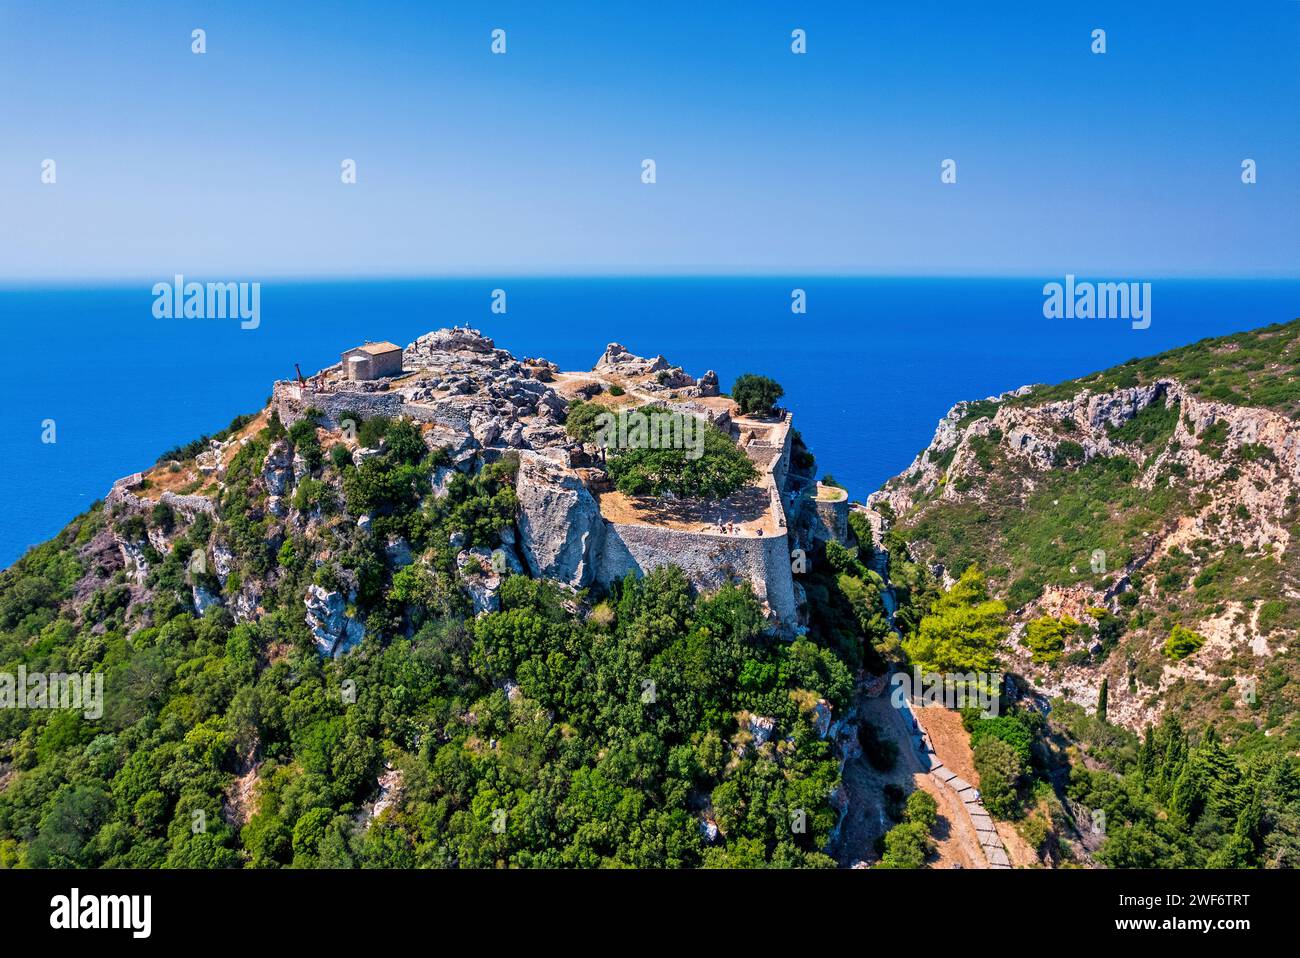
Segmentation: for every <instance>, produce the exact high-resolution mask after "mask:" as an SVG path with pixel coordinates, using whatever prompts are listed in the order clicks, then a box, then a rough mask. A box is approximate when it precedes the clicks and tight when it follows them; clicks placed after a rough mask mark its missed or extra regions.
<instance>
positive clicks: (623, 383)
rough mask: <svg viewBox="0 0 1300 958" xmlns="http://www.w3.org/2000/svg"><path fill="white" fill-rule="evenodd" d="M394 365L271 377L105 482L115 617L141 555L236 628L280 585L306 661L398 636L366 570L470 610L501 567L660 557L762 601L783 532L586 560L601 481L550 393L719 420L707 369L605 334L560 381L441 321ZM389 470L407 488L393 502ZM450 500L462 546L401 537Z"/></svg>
mask: <svg viewBox="0 0 1300 958" xmlns="http://www.w3.org/2000/svg"><path fill="white" fill-rule="evenodd" d="M403 367H404V368H403V371H402V373H401V374H400V375H398V376H393V377H390V378H387V379H383V380H376V381H363V382H355V381H350V380H347V379H346V378H345V377H344V375H343V372H342V370H341V368H340V367H338V366H334V367H330V368H328V369H325V370H321V371H320V372H319V373H318V374H316V375H315V376H313V377H311V378H310V379H309V380H306V381H305V382H297V381H286V382H279V383H276V384H275V387H274V391H273V395H272V400H271V404H270V406H269V407H268V408H267V409H265V410H263V411H262V412H261V413H260V414H258V415H257V416H256V417H252V418H251V419H250V420H249V421H247V422H246V423H244V424H243V425H242V426H241V427H240V428H239V429H236V430H232V431H228V433H226V434H222V435H221V436H220V438H218V439H216V440H213V441H212V442H211V443H209V445H208V448H206V449H204V450H203V451H202V452H201V453H200V454H199V455H198V456H197V457H195V459H194V460H192V461H187V462H184V463H162V464H159V465H158V466H156V467H155V468H154V469H151V470H149V471H147V472H145V473H141V474H137V475H135V476H131V477H128V478H127V479H124V480H122V481H121V482H119V483H117V484H116V485H115V486H114V488H113V491H112V492H111V494H110V495H109V497H108V502H107V506H108V508H109V510H110V512H111V514H112V518H113V521H112V523H111V525H110V531H109V532H107V533H106V534H105V537H103V538H104V542H103V543H100V544H99V546H98V548H99V550H100V551H101V552H103V551H105V550H106V549H111V550H112V556H113V565H114V567H115V568H120V569H122V570H125V572H126V574H127V576H128V578H129V581H130V582H132V583H133V586H132V592H131V594H130V603H129V604H130V606H131V609H132V614H133V615H136V616H143V617H147V615H148V612H147V608H148V606H149V603H150V602H152V601H154V599H155V598H156V596H157V594H158V589H157V582H158V580H159V574H158V571H157V567H158V566H159V565H160V564H163V563H170V564H171V566H174V567H176V569H175V573H174V576H173V577H180V578H182V579H183V580H184V582H185V584H186V590H185V591H186V594H187V595H188V596H189V597H190V599H191V600H192V602H193V604H194V606H195V608H197V609H199V610H202V609H206V608H209V607H212V606H217V605H221V606H225V607H226V608H228V609H229V610H230V612H231V614H232V615H233V616H234V618H235V619H236V620H237V621H249V620H254V619H258V618H260V617H261V616H262V615H263V614H264V612H263V606H264V605H267V606H282V605H284V604H285V603H284V601H283V599H284V595H283V594H282V593H283V592H284V591H285V590H295V591H296V604H297V607H298V608H299V609H301V613H300V614H301V621H300V623H298V625H300V626H301V627H302V628H304V629H305V630H306V632H307V633H308V634H309V635H310V638H311V641H312V642H313V643H314V645H315V647H316V648H317V649H318V651H319V652H320V653H321V654H323V655H339V654H342V653H343V652H345V651H347V650H348V649H350V648H353V647H354V646H356V645H357V644H358V643H359V642H361V641H362V639H363V638H364V637H365V636H366V635H367V634H368V633H369V632H371V631H374V630H375V629H379V630H380V631H383V632H388V631H390V630H392V629H394V628H396V629H403V628H404V629H406V630H407V631H408V632H409V630H410V629H411V628H413V626H414V624H415V621H413V620H412V619H410V618H406V619H402V618H401V617H400V616H399V617H398V618H394V617H393V614H391V613H390V614H389V615H388V617H387V619H386V620H385V619H384V616H383V615H380V617H379V618H378V619H376V618H368V616H374V615H375V609H376V608H379V609H381V610H382V608H383V607H384V606H385V604H386V600H384V598H383V596H382V595H377V594H376V593H375V583H376V582H392V583H393V589H395V590H396V591H397V592H398V593H400V596H401V601H402V602H403V603H404V605H403V606H401V608H406V609H407V610H408V612H409V610H410V609H411V608H413V607H415V608H423V607H425V606H427V607H428V608H429V609H430V610H439V609H441V610H444V611H447V612H450V611H453V610H455V611H463V612H465V613H470V614H479V613H483V612H490V611H494V610H496V609H497V608H499V601H498V598H497V593H498V591H499V589H500V588H501V585H502V582H503V580H504V578H505V577H506V576H508V575H509V574H511V573H524V572H526V573H527V574H529V575H531V576H534V577H542V578H547V579H551V580H554V581H556V582H558V583H561V584H563V585H565V586H567V587H570V588H572V589H575V590H578V589H584V588H587V587H589V586H592V585H593V584H596V583H598V582H601V581H606V580H607V579H608V578H609V577H610V576H617V577H621V576H622V575H623V574H624V573H626V572H628V571H632V572H638V571H640V572H645V571H648V570H649V569H650V568H653V567H655V566H656V565H659V564H662V563H664V562H673V563H675V564H680V565H683V566H684V567H686V568H687V569H688V570H695V572H696V573H698V574H695V573H692V575H693V580H694V581H695V584H696V586H697V587H698V588H700V589H701V590H706V591H711V590H713V589H716V588H718V587H719V585H721V584H722V582H723V581H729V580H730V579H733V578H739V579H746V578H748V579H749V580H750V581H751V584H752V585H753V586H754V589H755V591H756V593H757V594H758V595H759V596H760V597H766V596H768V595H769V591H768V588H767V574H768V571H769V567H770V568H773V569H777V570H778V571H781V570H783V569H785V568H787V567H788V555H787V554H788V551H789V546H788V545H783V543H785V539H784V537H782V538H780V541H777V540H775V539H774V540H772V541H771V542H769V543H762V542H759V543H757V546H764V547H765V550H764V549H759V552H758V553H755V554H759V553H762V555H763V556H766V553H767V552H772V553H773V558H771V560H770V561H768V560H767V559H766V558H765V559H764V561H755V562H739V563H733V564H732V565H726V564H725V563H724V564H719V562H717V561H713V559H711V558H710V557H711V556H714V555H715V553H717V552H718V543H717V542H711V541H707V540H705V539H703V538H700V539H698V545H697V539H696V538H695V537H693V536H692V535H690V534H689V533H682V532H680V531H679V532H677V533H674V535H672V536H670V537H668V539H667V540H665V541H671V548H666V549H665V550H664V551H663V554H659V553H658V552H656V551H655V547H654V546H653V543H654V542H657V541H658V540H655V539H653V537H650V538H648V539H646V542H649V543H650V545H649V546H644V547H641V548H639V549H638V550H637V553H636V555H635V556H631V554H630V553H629V552H628V550H627V549H626V548H625V547H621V546H620V549H619V552H618V555H619V557H620V561H619V562H610V561H607V557H606V556H605V551H606V543H607V539H608V538H609V535H608V530H609V529H610V528H611V524H610V522H609V521H607V520H606V519H605V518H604V517H602V514H601V507H600V504H599V501H598V495H599V493H598V492H595V491H593V490H598V489H601V488H606V487H607V481H606V480H603V479H602V478H601V477H602V476H603V475H604V473H603V471H602V469H601V466H602V464H603V463H602V459H601V455H600V452H599V450H596V449H593V448H588V447H584V446H583V445H582V444H581V443H579V442H578V441H576V440H573V439H571V438H570V437H569V436H568V435H567V434H566V431H565V419H566V416H567V412H568V408H569V405H570V402H571V401H572V400H574V399H576V398H584V399H587V398H590V397H593V396H600V395H601V394H605V396H606V399H607V400H608V399H610V398H612V397H618V401H620V402H623V401H632V402H634V403H635V404H641V403H644V402H656V403H659V404H675V406H676V408H678V409H680V410H682V411H683V412H685V413H688V414H690V415H695V416H699V417H701V418H705V419H708V420H709V421H710V422H712V423H714V424H715V425H717V426H719V427H720V428H722V429H724V430H727V429H731V428H732V423H731V415H730V411H729V410H730V403H729V402H727V401H726V400H720V399H717V398H716V397H717V392H718V388H717V387H718V383H717V375H716V373H713V372H712V371H710V372H708V373H706V374H705V375H704V376H703V377H701V379H700V380H698V381H697V380H696V379H694V378H693V377H691V376H689V375H687V374H686V373H685V372H684V371H682V370H681V368H680V367H676V366H672V365H671V364H669V363H668V361H667V360H665V359H664V358H663V357H662V356H659V357H655V358H654V359H644V358H642V357H638V356H635V355H633V354H632V353H630V352H628V351H627V350H626V349H625V348H624V347H622V346H620V345H618V344H616V343H615V344H610V345H609V346H608V347H607V349H606V350H605V353H604V355H603V356H602V357H601V358H600V360H599V361H598V362H597V364H596V366H595V368H594V369H593V370H592V371H591V372H588V373H565V372H562V371H561V370H560V369H559V368H558V367H557V366H556V365H555V364H553V363H550V362H548V361H546V360H545V359H536V358H531V359H524V360H517V359H515V358H514V357H513V356H511V355H510V354H509V353H508V352H506V351H505V350H502V349H497V348H496V346H495V345H494V343H493V342H492V340H491V339H490V338H488V337H486V336H483V335H482V334H481V333H479V332H478V331H476V330H471V329H459V328H458V329H443V330H438V331H435V332H431V333H429V334H427V335H425V336H421V337H420V338H419V339H417V340H416V341H415V342H413V343H411V344H409V345H408V346H407V347H406V349H405V350H404V363H403ZM614 385H617V386H619V387H620V388H619V390H613V386H614ZM623 397H626V399H624V398H623ZM399 420H405V421H409V422H411V423H413V424H414V426H415V428H416V429H417V431H418V436H419V439H420V440H421V441H422V442H423V446H424V447H425V448H426V449H427V450H428V451H429V452H430V453H432V454H433V456H434V458H435V462H434V464H433V465H432V466H431V467H427V468H426V469H425V471H424V472H421V473H420V474H419V477H418V479H416V478H412V479H406V478H401V479H398V478H397V477H399V476H401V477H405V476H407V473H403V472H401V471H400V470H401V469H402V468H404V467H402V466H400V465H399V463H398V460H397V459H394V456H395V455H396V454H395V453H394V451H393V450H394V448H395V447H394V441H393V440H392V437H391V436H390V435H384V434H382V431H377V430H375V429H374V428H373V426H374V424H375V423H376V422H395V421H399ZM367 423H370V424H371V425H370V426H367V425H366V424H367ZM399 444H400V443H399ZM409 458H410V457H409V455H408V456H407V459H409ZM406 482H413V483H414V486H413V487H412V488H410V490H409V494H407V493H404V492H403V483H406ZM376 497H378V499H383V500H385V501H389V502H390V504H391V503H402V510H403V514H404V515H405V516H406V518H404V519H403V520H402V522H400V523H397V522H395V519H394V516H393V515H392V514H391V513H392V509H391V508H390V507H389V506H388V505H384V504H383V502H379V501H376ZM456 510H461V512H460V514H459V518H458V519H457V520H456V522H457V524H459V525H460V526H463V527H464V528H466V529H468V530H471V531H470V532H469V533H468V535H469V538H468V539H467V536H466V534H465V533H459V532H458V533H453V534H452V536H451V540H450V541H448V542H447V543H445V545H444V544H443V543H434V544H433V545H429V544H428V543H427V542H426V543H425V544H424V545H421V546H420V547H419V548H416V549H413V548H412V545H411V542H409V541H408V540H407V536H408V535H410V534H411V533H412V532H413V531H416V532H419V531H420V530H422V529H424V528H425V527H424V526H422V525H421V523H428V522H433V521H444V520H445V518H446V517H447V515H448V514H450V513H453V512H455V511H456ZM200 515H201V516H202V517H203V519H202V521H201V522H200V521H198V517H199V516H200ZM420 516H424V518H420ZM782 521H783V520H782ZM411 523H415V525H411ZM714 538H715V539H717V538H719V536H715V537H714ZM722 538H725V537H722ZM470 539H472V540H473V541H470ZM638 541H639V540H638ZM643 545H644V544H643ZM694 551H698V552H699V553H700V555H699V556H694ZM742 551H743V550H742ZM746 555H748V553H746ZM194 557H198V558H197V559H195V558H194ZM693 559H697V560H698V561H693ZM182 565H184V568H180V566H182ZM602 568H603V569H605V570H606V571H607V572H608V576H607V577H606V580H602V579H601V578H600V572H601V570H602ZM151 570H152V572H153V574H152V575H151ZM611 570H612V571H611ZM399 573H400V575H399ZM784 578H785V579H788V578H789V575H788V573H787V574H786V575H785V576H784ZM169 581H170V579H169ZM304 583H305V584H304ZM385 588H387V586H386V587H385ZM789 593H790V588H789V586H788V584H785V585H784V586H783V587H782V588H780V589H778V591H777V592H775V593H771V594H772V595H776V596H779V597H780V598H781V599H782V601H781V603H780V606H781V609H782V610H783V612H784V617H785V619H787V620H790V621H789V622H787V623H786V624H787V626H788V627H790V628H792V627H793V625H792V623H793V618H794V614H795V613H794V603H793V600H792V598H791V596H790V595H789ZM272 597H274V599H275V601H273V602H272V601H270V600H271V598H272ZM393 601H396V600H393ZM412 603H414V606H413V605H412ZM421 603H422V605H421ZM387 605H388V606H389V607H390V608H398V607H396V606H392V603H391V602H387Z"/></svg>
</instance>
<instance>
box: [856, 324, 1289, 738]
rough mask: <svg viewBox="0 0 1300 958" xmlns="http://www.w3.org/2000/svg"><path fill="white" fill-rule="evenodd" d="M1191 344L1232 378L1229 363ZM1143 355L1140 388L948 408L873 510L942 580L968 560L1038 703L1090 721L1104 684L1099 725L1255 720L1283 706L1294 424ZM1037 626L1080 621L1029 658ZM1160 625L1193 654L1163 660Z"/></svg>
mask: <svg viewBox="0 0 1300 958" xmlns="http://www.w3.org/2000/svg"><path fill="white" fill-rule="evenodd" d="M1293 325H1294V324H1293ZM1292 341H1293V340H1292V337H1289V336H1288V337H1287V338H1286V342H1285V344H1283V345H1282V347H1281V348H1277V349H1276V351H1277V352H1279V353H1281V354H1282V355H1283V356H1285V355H1289V354H1288V353H1287V349H1288V348H1290V345H1289V344H1290V343H1291V342H1292ZM1205 348H1206V349H1207V350H1216V351H1218V352H1219V353H1220V354H1221V355H1223V356H1224V358H1222V359H1217V360H1216V361H1218V362H1221V363H1222V364H1223V365H1224V367H1227V368H1228V369H1229V370H1231V368H1232V367H1231V363H1232V356H1233V354H1234V353H1235V352H1236V351H1237V350H1235V349H1232V348H1230V347H1223V346H1219V345H1217V344H1211V345H1207V346H1206V347H1205ZM1180 352H1185V351H1180ZM1196 356H1197V354H1195V353H1192V354H1189V355H1187V356H1186V357H1185V358H1183V359H1181V361H1182V362H1183V363H1184V364H1185V365H1188V366H1189V367H1191V368H1196V364H1195V363H1194V362H1192V361H1191V360H1194V359H1195V358H1196ZM1159 359H1161V358H1159V357H1158V358H1157V359H1153V360H1151V361H1147V362H1148V363H1149V364H1151V365H1153V366H1154V367H1155V368H1154V370H1153V371H1154V372H1155V373H1157V374H1156V375H1150V376H1147V375H1143V376H1140V377H1133V376H1103V375H1102V374H1098V376H1097V377H1092V379H1093V380H1094V381H1095V384H1087V385H1085V384H1083V383H1080V384H1077V385H1078V388H1075V389H1067V388H1066V387H1054V388H1053V389H1051V390H1050V391H1049V390H1047V389H1046V387H1037V388H1032V387H1024V388H1021V389H1018V390H1015V391H1014V392H1010V393H1006V394H1003V395H1001V396H996V397H989V398H987V399H984V400H978V401H974V402H962V403H958V404H957V405H955V406H954V407H953V408H952V409H951V410H950V411H949V413H948V414H947V416H945V417H944V419H943V420H941V421H940V423H939V425H938V427H937V428H936V430H935V433H934V438H933V439H932V440H931V442H930V444H929V445H928V446H927V447H926V448H925V449H923V450H922V451H921V452H920V453H919V454H918V455H917V457H916V458H915V460H914V461H913V462H912V464H911V466H910V467H909V468H908V469H907V470H906V471H905V472H904V473H902V474H900V475H899V476H897V477H895V478H894V479H892V480H890V481H889V482H888V483H886V485H885V487H884V488H883V489H882V490H881V491H879V492H877V493H875V494H874V495H873V496H871V497H870V500H869V502H870V505H871V506H872V508H873V509H874V510H876V511H877V512H878V513H883V514H884V515H885V516H886V517H888V518H887V519H886V520H885V521H886V524H888V519H889V518H892V519H893V521H894V523H895V525H896V528H897V530H898V531H899V532H900V533H901V534H902V535H903V537H904V538H906V539H907V540H908V541H909V545H908V548H909V551H910V552H911V553H912V554H913V557H914V558H921V559H924V560H926V561H928V562H931V563H933V565H934V567H935V570H936V571H938V572H939V573H940V574H941V575H944V576H952V575H956V574H957V573H959V572H960V571H961V570H962V568H964V567H965V566H966V565H967V564H969V563H970V562H977V563H979V565H980V566H981V567H982V568H983V569H984V570H985V571H986V572H987V573H988V574H989V576H990V580H991V582H992V583H993V584H994V585H995V586H996V588H997V590H998V591H999V592H1000V594H1001V595H1002V596H1004V597H1005V598H1007V599H1008V600H1009V604H1010V605H1012V606H1013V607H1014V609H1015V618H1016V625H1015V628H1014V629H1013V631H1012V635H1011V637H1010V639H1009V641H1008V643H1007V646H1006V648H1005V649H1004V653H1005V654H1004V659H1005V661H1006V663H1007V666H1008V668H1009V669H1010V670H1012V671H1015V672H1018V673H1020V674H1022V675H1024V676H1025V677H1026V678H1028V679H1029V681H1030V682H1031V684H1033V685H1034V686H1035V687H1036V688H1037V689H1038V690H1040V691H1042V692H1044V693H1045V694H1047V695H1052V696H1055V695H1061V696H1065V697H1067V698H1072V699H1073V700H1075V701H1079V702H1081V703H1082V704H1084V705H1086V706H1088V707H1089V708H1092V707H1094V706H1095V703H1096V702H1097V699H1098V693H1099V690H1100V685H1101V682H1102V680H1103V679H1107V680H1108V692H1109V694H1108V706H1109V708H1108V714H1109V717H1110V719H1111V720H1112V721H1118V722H1121V723H1123V724H1126V725H1129V726H1131V727H1133V728H1140V727H1142V726H1144V725H1145V724H1146V723H1148V722H1150V721H1152V720H1154V719H1155V718H1157V717H1158V716H1159V714H1160V713H1161V712H1162V711H1163V710H1164V709H1166V708H1176V709H1178V710H1180V711H1182V710H1186V709H1192V710H1194V711H1200V712H1207V711H1209V710H1211V709H1213V710H1217V711H1218V713H1219V714H1220V716H1222V715H1223V714H1224V713H1230V714H1231V715H1232V716H1234V717H1237V718H1239V719H1240V720H1242V721H1248V722H1253V721H1260V720H1261V716H1260V711H1261V709H1265V708H1272V709H1274V710H1277V711H1278V713H1279V714H1281V713H1282V712H1283V711H1285V709H1289V708H1291V707H1293V704H1294V703H1290V702H1289V699H1287V700H1285V701H1284V698H1283V695H1282V693H1281V692H1277V693H1270V694H1271V695H1272V696H1273V697H1272V700H1271V701H1268V702H1264V701H1263V700H1262V698H1261V694H1262V693H1261V692H1260V689H1261V688H1263V687H1265V686H1269V685H1277V684H1278V682H1279V681H1280V679H1281V678H1282V677H1283V676H1292V675H1294V674H1295V673H1296V671H1297V669H1296V664H1295V657H1294V656H1293V655H1292V653H1291V651H1290V649H1291V647H1292V646H1293V645H1294V644H1295V637H1296V627H1297V625H1298V624H1300V560H1298V559H1297V550H1296V543H1295V538H1296V534H1297V532H1300V513H1298V511H1297V497H1298V494H1300V455H1298V452H1300V421H1298V420H1297V418H1296V417H1295V415H1294V411H1293V409H1292V408H1290V406H1289V398H1288V400H1287V401H1286V402H1282V403H1278V402H1273V403H1272V404H1271V405H1272V407H1273V408H1265V407H1264V406H1263V405H1251V404H1250V403H1249V402H1248V401H1244V402H1228V401H1223V400H1221V399H1217V398H1213V397H1212V396H1210V395H1207V392H1210V390H1206V389H1205V388H1203V386H1202V384H1201V383H1197V382H1196V381H1195V380H1190V381H1183V380H1182V379H1180V378H1177V377H1175V376H1169V375H1159V373H1160V372H1163V371H1164V369H1165V368H1169V367H1170V366H1172V365H1174V364H1173V363H1172V362H1158V361H1157V360H1159ZM1250 368H1252V369H1253V371H1254V372H1255V373H1256V374H1257V375H1256V378H1255V379H1254V380H1252V381H1251V383H1250V385H1252V386H1254V387H1255V388H1254V389H1253V390H1252V392H1253V393H1254V394H1256V395H1259V396H1261V397H1264V398H1269V397H1272V396H1275V395H1278V393H1277V391H1276V390H1275V389H1273V388H1272V387H1273V382H1271V381H1270V380H1269V379H1268V376H1269V375H1270V370H1269V368H1268V364H1267V361H1266V360H1262V359H1260V360H1252V361H1251V363H1250ZM1290 368H1291V364H1290V363H1289V362H1284V363H1280V364H1278V365H1277V366H1276V367H1275V368H1274V369H1273V370H1271V375H1273V376H1284V375H1288V374H1289V370H1290ZM1134 378H1137V379H1138V380H1139V381H1138V382H1136V383H1133V384H1131V385H1121V386H1117V387H1116V386H1115V385H1114V381H1115V380H1120V381H1123V380H1124V379H1128V380H1130V381H1131V380H1132V379H1134ZM1189 382H1190V383H1191V384H1189ZM1108 387H1110V388H1108ZM1063 392H1066V393H1068V395H1064V396H1062V393H1063ZM1044 394H1048V395H1050V398H1038V397H1041V396H1044ZM1285 395H1287V396H1288V397H1289V393H1287V394H1285ZM1243 399H1246V400H1248V399H1249V397H1243ZM1044 615H1050V616H1053V617H1057V618H1062V617H1068V619H1069V620H1071V621H1074V622H1077V623H1079V624H1078V627H1077V628H1076V629H1075V630H1074V631H1073V633H1072V634H1071V635H1070V637H1069V638H1068V639H1067V642H1066V645H1065V648H1064V649H1062V650H1061V653H1060V655H1059V656H1057V657H1056V658H1055V659H1054V660H1053V661H1051V662H1047V661H1042V659H1043V656H1041V655H1040V656H1039V659H1040V661H1037V662H1036V661H1034V660H1033V656H1032V655H1031V654H1030V650H1029V649H1028V648H1027V646H1026V645H1025V644H1023V643H1022V639H1023V637H1024V634H1025V628H1026V624H1027V623H1028V622H1029V621H1031V620H1033V619H1035V618H1038V617H1041V616H1044ZM1176 626H1177V627H1183V628H1188V629H1191V630H1192V631H1193V632H1195V633H1196V634H1197V635H1198V636H1199V637H1200V638H1201V639H1203V640H1204V644H1203V645H1202V646H1201V647H1200V648H1199V649H1198V650H1196V651H1195V652H1193V653H1192V654H1191V655H1188V656H1186V657H1184V658H1177V657H1174V656H1172V655H1169V654H1166V651H1165V643H1166V640H1167V639H1168V637H1169V635H1170V633H1171V631H1172V630H1173V629H1174V628H1175V627H1176ZM1118 628H1122V629H1123V631H1122V634H1121V635H1120V636H1119V637H1118V638H1117V637H1116V634H1115V633H1116V630H1117V629H1118ZM1284 705H1285V709H1284V708H1283V706H1284ZM1261 724H1263V723H1261Z"/></svg>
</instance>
